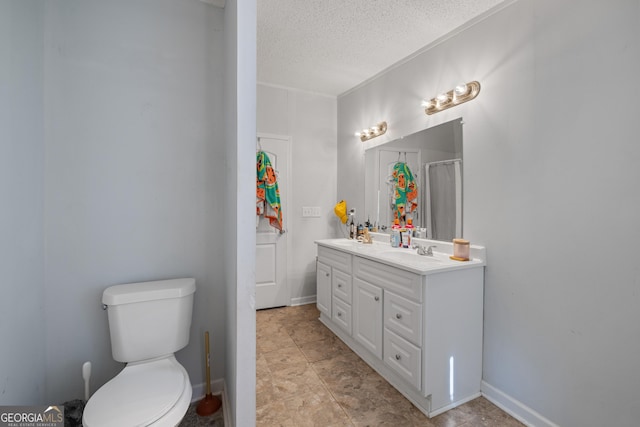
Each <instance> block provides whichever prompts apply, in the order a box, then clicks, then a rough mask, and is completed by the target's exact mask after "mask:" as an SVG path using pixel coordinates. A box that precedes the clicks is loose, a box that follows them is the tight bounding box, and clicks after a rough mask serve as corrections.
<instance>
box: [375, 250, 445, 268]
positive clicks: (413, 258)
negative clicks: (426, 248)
mask: <svg viewBox="0 0 640 427" xmlns="http://www.w3.org/2000/svg"><path fill="white" fill-rule="evenodd" d="M380 258H386V259H389V260H394V261H400V262H402V261H406V262H411V263H415V262H419V263H422V262H424V263H438V264H439V263H441V262H442V261H441V260H440V259H438V258H437V257H436V256H427V255H418V253H417V252H416V251H415V250H402V249H395V250H391V251H384V252H381V253H380Z"/></svg>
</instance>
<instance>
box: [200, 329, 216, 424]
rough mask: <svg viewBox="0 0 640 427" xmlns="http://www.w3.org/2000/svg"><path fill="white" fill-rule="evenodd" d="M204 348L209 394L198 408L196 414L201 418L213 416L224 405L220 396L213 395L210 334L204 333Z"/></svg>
mask: <svg viewBox="0 0 640 427" xmlns="http://www.w3.org/2000/svg"><path fill="white" fill-rule="evenodd" d="M204 346H205V355H206V359H205V360H206V365H205V367H206V379H207V394H206V395H205V396H204V397H203V398H202V400H201V401H200V402H199V403H198V406H196V413H197V414H198V415H200V416H201V417H204V416H207V415H211V414H213V413H215V412H216V411H217V410H218V409H220V406H221V405H222V403H221V402H220V399H219V398H218V396H213V395H211V366H210V364H209V332H208V331H207V332H205V333H204Z"/></svg>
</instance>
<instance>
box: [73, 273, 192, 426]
mask: <svg viewBox="0 0 640 427" xmlns="http://www.w3.org/2000/svg"><path fill="white" fill-rule="evenodd" d="M195 290H196V283H195V280H194V279H174V280H161V281H154V282H142V283H130V284H126V285H116V286H111V287H109V288H107V289H105V291H104V293H103V294H102V303H103V304H105V306H106V307H107V308H106V309H107V313H108V317H109V331H110V333H111V352H112V354H113V358H114V359H115V360H117V361H119V362H126V363H127V365H126V366H125V368H124V369H123V370H122V371H120V373H119V374H118V375H116V376H115V377H114V378H113V379H112V380H110V381H109V382H108V383H106V384H105V385H104V386H102V387H101V388H100V389H98V390H97V391H96V392H95V393H94V394H93V396H91V398H90V399H89V401H88V402H87V405H86V406H85V408H84V413H83V416H82V424H83V425H84V426H85V427H111V426H113V427H134V426H154V427H164V426H169V427H174V426H177V425H178V424H179V423H180V421H181V420H182V418H183V417H184V415H185V414H186V412H187V409H188V408H189V404H190V402H191V381H189V375H188V374H187V371H186V370H185V369H184V368H183V367H182V365H180V363H178V361H177V360H176V358H175V357H174V353H175V352H176V351H178V350H180V349H181V348H184V347H185V346H186V345H187V344H188V343H189V329H190V328H191V313H192V310H193V294H194V293H195Z"/></svg>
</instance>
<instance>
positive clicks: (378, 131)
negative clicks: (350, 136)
mask: <svg viewBox="0 0 640 427" xmlns="http://www.w3.org/2000/svg"><path fill="white" fill-rule="evenodd" d="M386 131H387V122H380V123H378V124H377V125H375V126H371V127H370V128H369V129H362V131H360V132H356V134H355V135H356V136H357V137H358V138H360V141H362V142H365V141H368V140H370V139H371V138H375V137H376V136H380V135H384V133H385V132H386Z"/></svg>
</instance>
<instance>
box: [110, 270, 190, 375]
mask: <svg viewBox="0 0 640 427" xmlns="http://www.w3.org/2000/svg"><path fill="white" fill-rule="evenodd" d="M195 291H196V281H195V279H172V280H158V281H153V282H140V283H128V284H125V285H115V286H111V287H109V288H107V289H105V291H104V292H103V294H102V303H103V304H105V305H106V306H107V313H108V317H109V333H110V335H111V353H112V354H113V358H114V359H115V360H117V361H118V362H127V363H129V362H137V361H141V360H146V359H152V358H155V357H160V356H165V355H170V354H172V353H175V352H176V351H178V350H180V349H181V348H184V347H185V346H186V345H187V344H188V343H189V330H190V328H191V315H192V311H193V295H194V293H195Z"/></svg>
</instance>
